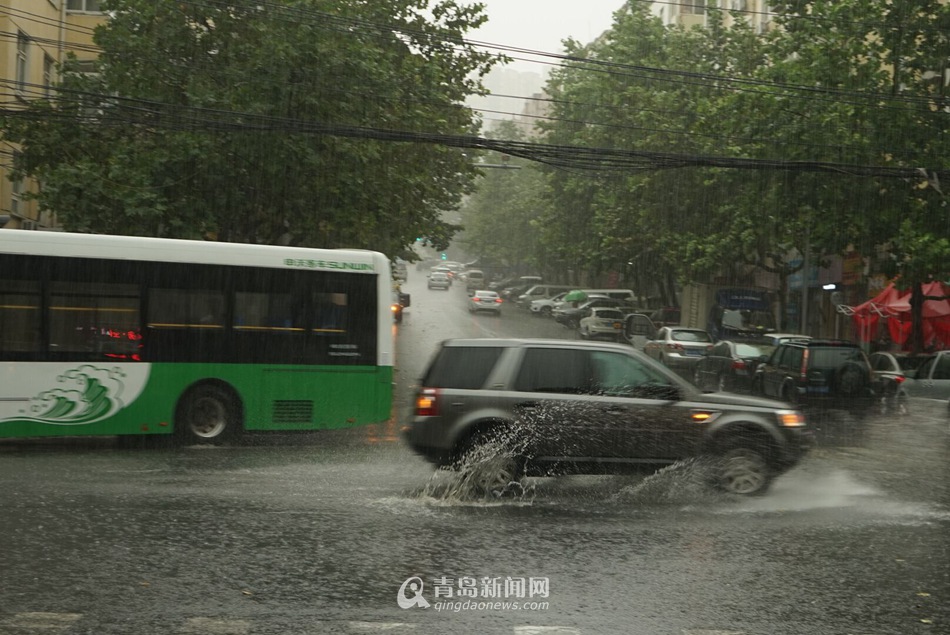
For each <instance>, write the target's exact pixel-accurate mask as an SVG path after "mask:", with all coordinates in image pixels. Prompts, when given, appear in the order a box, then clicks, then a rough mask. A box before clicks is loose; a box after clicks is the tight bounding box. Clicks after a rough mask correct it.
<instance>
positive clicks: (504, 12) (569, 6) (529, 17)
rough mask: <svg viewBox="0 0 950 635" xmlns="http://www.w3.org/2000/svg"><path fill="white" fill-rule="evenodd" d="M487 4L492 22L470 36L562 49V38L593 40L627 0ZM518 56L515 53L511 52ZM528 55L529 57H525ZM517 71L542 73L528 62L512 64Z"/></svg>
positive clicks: (485, 0)
mask: <svg viewBox="0 0 950 635" xmlns="http://www.w3.org/2000/svg"><path fill="white" fill-rule="evenodd" d="M478 1H479V2H481V3H482V4H484V5H485V7H486V9H485V12H486V13H487V14H488V22H487V23H486V24H485V25H484V26H482V28H480V29H478V30H477V31H474V32H472V33H470V34H469V36H468V37H469V39H472V40H477V41H479V42H490V43H492V44H502V45H505V46H515V47H518V48H523V49H532V50H538V51H544V52H547V53H558V52H561V50H562V49H561V40H564V39H566V38H568V37H573V38H574V39H576V40H579V41H580V42H584V43H587V42H590V41H591V40H593V39H594V38H596V37H597V36H598V35H600V34H601V33H603V32H604V31H605V30H606V29H607V28H608V27H610V25H611V22H612V16H613V12H614V11H616V10H617V9H619V8H620V7H621V6H623V3H624V0H478ZM508 55H509V56H512V57H514V54H512V53H508ZM522 57H527V56H522ZM512 67H513V68H514V69H515V70H519V71H532V72H541V71H542V66H539V65H538V64H534V63H531V62H527V61H520V60H519V61H516V62H514V63H513V64H512Z"/></svg>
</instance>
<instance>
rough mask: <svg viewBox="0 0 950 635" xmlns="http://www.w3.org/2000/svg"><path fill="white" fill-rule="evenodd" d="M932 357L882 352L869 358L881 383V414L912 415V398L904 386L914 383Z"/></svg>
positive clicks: (872, 368)
mask: <svg viewBox="0 0 950 635" xmlns="http://www.w3.org/2000/svg"><path fill="white" fill-rule="evenodd" d="M931 357H932V355H909V354H907V353H887V352H883V351H881V352H878V353H873V354H872V355H871V356H870V357H869V358H868V361H869V362H870V364H871V370H873V371H874V374H875V375H877V378H878V380H879V381H880V384H879V385H880V398H881V402H880V404H881V414H896V415H900V416H905V415H907V414H909V413H910V396H909V394H908V390H907V386H905V385H904V384H905V383H906V382H912V381H914V379H913V378H914V375H915V372H916V371H917V369H919V368H920V367H921V366H922V365H923V364H924V362H926V361H927V360H928V359H930V358H931Z"/></svg>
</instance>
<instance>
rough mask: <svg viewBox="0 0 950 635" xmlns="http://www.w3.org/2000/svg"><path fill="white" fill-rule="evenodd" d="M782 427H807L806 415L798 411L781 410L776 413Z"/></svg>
mask: <svg viewBox="0 0 950 635" xmlns="http://www.w3.org/2000/svg"><path fill="white" fill-rule="evenodd" d="M775 416H776V417H777V418H778V423H779V425H780V426H782V427H785V428H803V427H805V415H803V414H802V413H801V412H799V411H798V410H779V411H777V412H776V413H775Z"/></svg>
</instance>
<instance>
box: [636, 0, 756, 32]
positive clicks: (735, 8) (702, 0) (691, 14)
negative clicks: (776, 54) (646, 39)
mask: <svg viewBox="0 0 950 635" xmlns="http://www.w3.org/2000/svg"><path fill="white" fill-rule="evenodd" d="M715 5H718V6H720V7H722V9H724V10H725V11H726V15H725V20H726V26H730V25H732V24H734V23H735V22H736V21H737V20H745V21H746V22H748V23H749V24H751V25H752V26H754V27H755V30H756V32H757V33H762V32H764V31H766V30H768V29H769V24H770V22H771V18H772V10H771V7H770V6H769V3H768V2H765V0H680V1H678V2H653V3H652V5H651V7H650V11H651V12H652V13H653V15H655V16H657V17H659V18H660V19H661V20H662V21H663V24H665V25H667V26H674V25H678V26H683V27H686V28H689V27H692V26H700V27H703V26H706V18H707V15H708V13H707V7H709V6H715Z"/></svg>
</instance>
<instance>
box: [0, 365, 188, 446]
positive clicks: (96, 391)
mask: <svg viewBox="0 0 950 635" xmlns="http://www.w3.org/2000/svg"><path fill="white" fill-rule="evenodd" d="M154 370H155V367H153V366H152V365H151V364H128V363H117V364H110V363H107V362H106V363H104V362H73V363H57V362H42V363H30V362H7V363H5V364H3V365H2V366H0V437H51V436H86V435H115V434H144V433H159V434H162V433H169V432H171V431H172V414H173V410H174V403H170V404H169V403H166V402H167V400H162V399H158V398H157V397H158V395H161V394H163V393H162V390H163V389H164V388H163V387H162V386H161V384H162V383H163V382H162V379H161V375H162V373H155V372H153V371H154Z"/></svg>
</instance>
